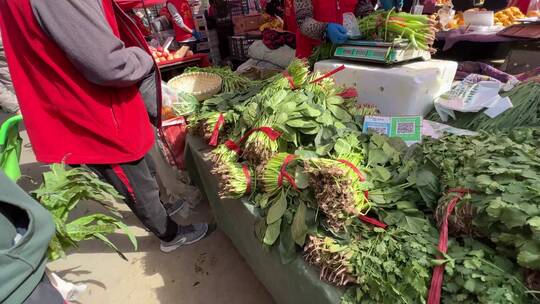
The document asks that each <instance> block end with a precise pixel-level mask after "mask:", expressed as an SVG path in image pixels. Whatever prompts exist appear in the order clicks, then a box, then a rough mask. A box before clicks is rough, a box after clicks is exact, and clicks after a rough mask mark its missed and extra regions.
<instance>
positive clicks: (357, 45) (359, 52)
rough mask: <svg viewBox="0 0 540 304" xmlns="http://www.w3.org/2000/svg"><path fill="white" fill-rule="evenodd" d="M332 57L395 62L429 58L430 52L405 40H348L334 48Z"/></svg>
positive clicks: (387, 62) (385, 62) (386, 62)
mask: <svg viewBox="0 0 540 304" xmlns="http://www.w3.org/2000/svg"><path fill="white" fill-rule="evenodd" d="M334 57H335V58H339V59H344V60H354V61H368V62H375V63H384V64H395V63H400V62H405V61H410V60H415V59H422V60H430V59H431V54H430V53H429V52H428V51H423V50H418V49H415V48H413V47H410V46H409V44H408V42H407V41H406V40H401V41H397V42H382V41H368V40H348V41H347V42H345V44H343V45H340V46H338V47H337V48H336V50H335V52H334Z"/></svg>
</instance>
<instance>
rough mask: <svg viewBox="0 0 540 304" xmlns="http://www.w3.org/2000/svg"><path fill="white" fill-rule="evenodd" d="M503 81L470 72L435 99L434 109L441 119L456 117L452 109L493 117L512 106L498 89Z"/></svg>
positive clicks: (501, 86) (502, 84)
mask: <svg viewBox="0 0 540 304" xmlns="http://www.w3.org/2000/svg"><path fill="white" fill-rule="evenodd" d="M504 85H505V84H504V83H502V82H500V81H498V80H497V79H494V78H491V77H488V76H483V75H478V74H471V75H469V76H467V77H465V79H463V81H461V82H460V83H458V84H456V85H454V86H453V87H452V89H450V91H448V92H446V93H444V94H443V95H441V96H440V97H438V98H437V99H435V109H436V110H437V113H439V116H440V117H441V119H442V120H443V121H447V120H448V118H449V117H452V118H454V119H455V118H456V117H455V114H454V111H459V112H480V111H483V110H484V109H485V111H484V113H485V114H486V115H488V116H489V117H491V118H494V117H496V116H498V115H500V114H501V113H503V112H504V111H506V110H508V109H510V108H511V107H512V102H511V101H510V99H509V98H508V97H505V98H503V97H501V96H500V95H499V91H500V90H501V89H502V88H503V87H504Z"/></svg>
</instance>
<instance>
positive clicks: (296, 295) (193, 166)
mask: <svg viewBox="0 0 540 304" xmlns="http://www.w3.org/2000/svg"><path fill="white" fill-rule="evenodd" d="M208 151H210V147H209V146H208V145H206V144H205V143H204V142H203V141H202V140H201V139H200V138H197V137H194V136H188V138H187V145H186V151H185V157H186V169H187V171H188V172H189V173H190V176H191V177H192V179H193V181H194V183H195V184H197V185H198V186H199V188H200V189H201V191H202V192H203V193H204V194H205V195H206V198H207V199H208V202H209V203H210V206H211V208H212V211H213V213H214V216H215V219H216V221H217V224H218V226H219V227H220V228H221V229H222V230H223V231H224V232H225V234H226V235H227V236H228V237H229V238H230V239H231V240H232V242H233V243H234V245H235V247H236V249H237V250H238V252H239V253H240V254H241V255H242V256H243V257H244V259H245V260H246V262H247V263H248V265H249V266H250V267H251V269H252V270H253V272H254V273H255V275H256V276H257V277H258V278H259V280H260V281H261V283H263V284H264V286H265V287H266V289H267V290H268V291H269V292H270V294H272V297H273V298H274V300H275V301H276V303H279V304H298V303H310V304H335V303H340V298H341V296H342V294H343V290H341V289H338V288H336V287H333V286H331V285H328V284H326V283H324V282H322V281H321V280H320V279H319V274H318V272H317V270H316V269H315V268H314V267H312V266H310V265H309V264H307V263H306V262H305V261H304V259H303V258H302V257H301V255H300V254H298V257H296V259H295V260H294V261H293V262H292V263H290V264H283V263H282V262H281V258H280V254H279V251H278V250H279V249H278V248H277V246H275V247H273V248H270V249H268V248H266V247H265V246H264V245H263V244H262V243H261V242H260V241H259V240H258V239H257V237H256V236H255V229H254V227H255V223H256V222H257V221H258V220H260V219H261V217H260V215H259V214H258V211H257V209H256V208H255V206H254V205H252V204H250V203H249V202H248V201H247V199H220V198H219V195H218V186H217V185H218V182H217V180H216V178H215V176H213V175H212V174H211V172H210V168H211V167H210V164H209V162H208V161H207V160H206V159H205V155H204V153H205V152H208Z"/></svg>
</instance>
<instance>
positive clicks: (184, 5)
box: [167, 0, 195, 41]
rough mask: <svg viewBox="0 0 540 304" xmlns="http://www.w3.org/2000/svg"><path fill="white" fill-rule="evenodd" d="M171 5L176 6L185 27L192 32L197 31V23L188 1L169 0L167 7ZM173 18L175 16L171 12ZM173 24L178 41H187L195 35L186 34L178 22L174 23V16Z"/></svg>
mask: <svg viewBox="0 0 540 304" xmlns="http://www.w3.org/2000/svg"><path fill="white" fill-rule="evenodd" d="M169 4H172V5H174V7H175V8H176V10H177V11H178V14H179V15H180V16H181V17H182V20H183V21H184V25H185V26H186V27H188V28H189V29H191V30H195V21H194V20H193V13H192V12H191V7H190V6H189V3H188V1H187V0H167V6H168V5H169ZM169 14H170V15H171V16H172V15H173V14H172V13H171V12H169ZM172 19H173V20H172V24H173V28H174V32H175V34H176V41H185V40H187V39H189V38H191V37H192V36H193V35H192V34H191V33H189V32H186V31H185V30H184V29H183V28H181V27H179V26H178V25H177V24H176V22H174V16H172Z"/></svg>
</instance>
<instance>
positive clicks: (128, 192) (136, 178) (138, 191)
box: [87, 158, 178, 242]
mask: <svg viewBox="0 0 540 304" xmlns="http://www.w3.org/2000/svg"><path fill="white" fill-rule="evenodd" d="M87 166H88V167H89V168H90V169H91V170H93V171H94V172H96V173H98V174H99V175H100V176H101V177H102V178H103V179H104V180H106V181H107V182H109V183H110V184H111V185H113V187H114V188H116V190H117V191H118V192H120V194H122V195H123V196H124V198H125V202H126V204H127V205H128V206H129V207H130V209H131V210H132V211H133V213H134V214H135V215H136V216H137V218H139V220H140V221H141V222H142V223H143V224H144V225H145V226H146V227H147V228H148V229H149V230H150V231H151V232H152V233H154V234H155V235H156V236H157V237H158V238H159V239H161V240H162V241H165V242H169V241H171V240H173V239H174V238H175V237H176V234H177V233H178V225H177V224H176V223H175V222H174V221H173V220H171V219H170V218H169V216H168V215H167V212H166V211H165V208H164V207H163V205H162V204H161V201H160V199H159V187H158V185H157V182H156V179H155V178H154V177H153V176H152V174H151V171H150V169H149V168H148V164H147V162H146V160H145V159H144V158H143V159H141V160H139V161H135V162H132V163H126V164H120V165H87Z"/></svg>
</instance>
